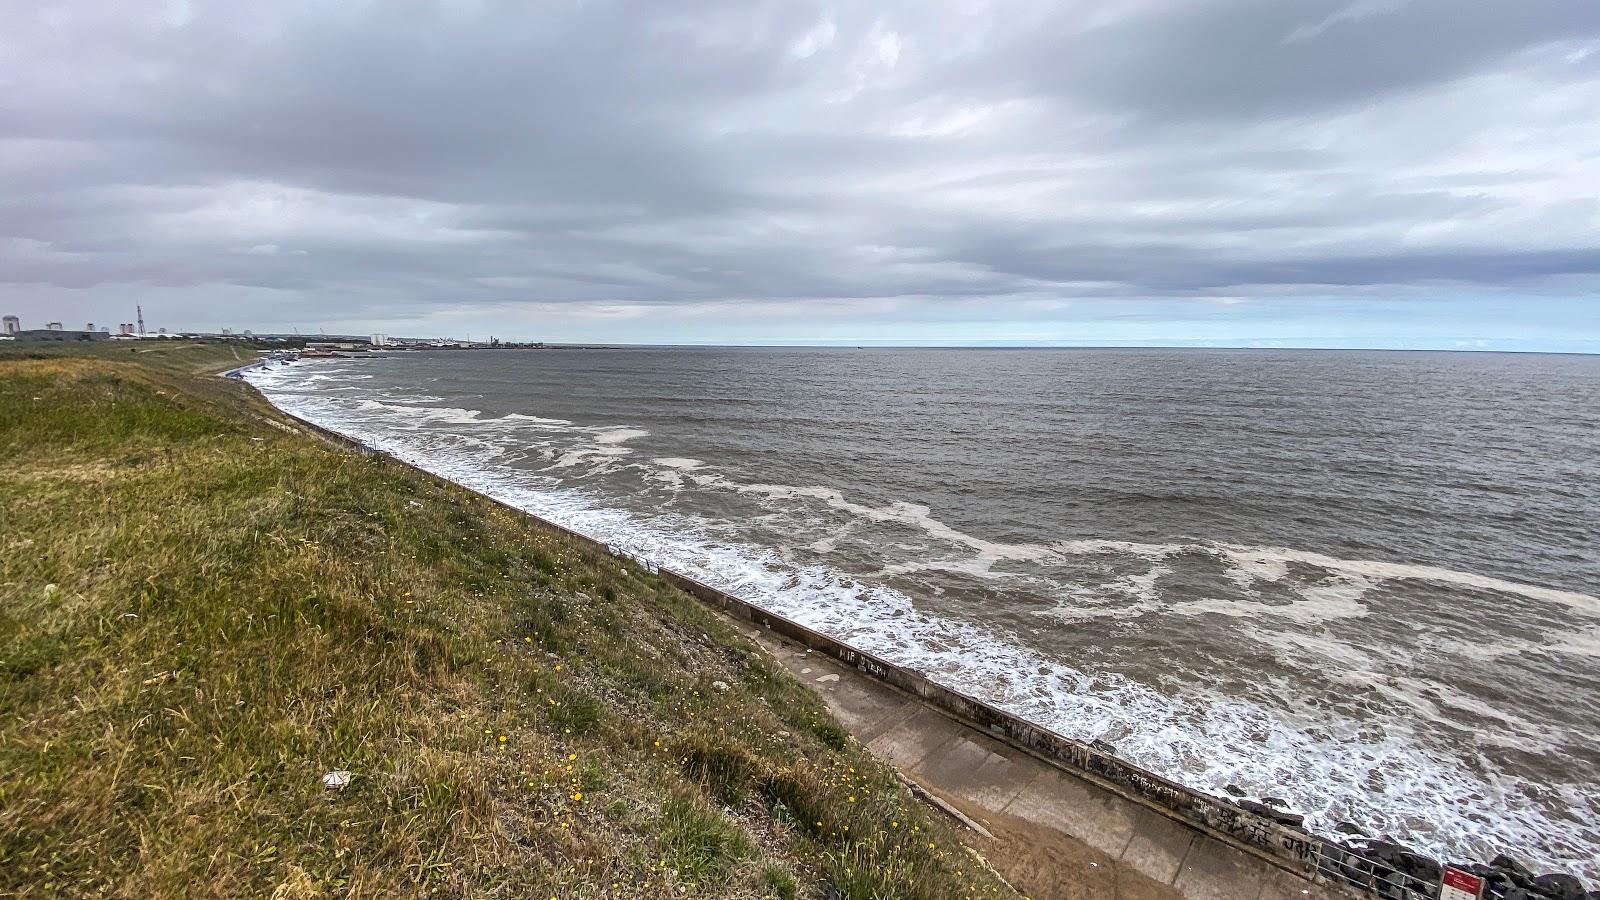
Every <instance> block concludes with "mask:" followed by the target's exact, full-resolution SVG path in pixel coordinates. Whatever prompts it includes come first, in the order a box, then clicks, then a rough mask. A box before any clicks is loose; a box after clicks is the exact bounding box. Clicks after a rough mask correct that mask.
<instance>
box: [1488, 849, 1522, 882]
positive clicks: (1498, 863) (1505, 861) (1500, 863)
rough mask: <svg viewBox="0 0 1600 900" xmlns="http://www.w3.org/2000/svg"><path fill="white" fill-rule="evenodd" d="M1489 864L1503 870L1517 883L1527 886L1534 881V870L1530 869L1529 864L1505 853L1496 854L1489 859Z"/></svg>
mask: <svg viewBox="0 0 1600 900" xmlns="http://www.w3.org/2000/svg"><path fill="white" fill-rule="evenodd" d="M1489 866H1490V868H1494V869H1499V870H1500V871H1501V872H1504V873H1505V874H1507V875H1509V876H1510V877H1511V880H1512V881H1513V882H1515V883H1516V884H1519V885H1523V886H1526V885H1529V884H1532V883H1533V872H1532V871H1530V870H1529V869H1528V867H1527V866H1525V865H1523V864H1522V863H1519V862H1517V861H1516V860H1514V859H1512V858H1511V857H1509V856H1507V855H1505V854H1504V853H1502V854H1500V855H1499V856H1496V857H1495V858H1494V859H1491V860H1489Z"/></svg>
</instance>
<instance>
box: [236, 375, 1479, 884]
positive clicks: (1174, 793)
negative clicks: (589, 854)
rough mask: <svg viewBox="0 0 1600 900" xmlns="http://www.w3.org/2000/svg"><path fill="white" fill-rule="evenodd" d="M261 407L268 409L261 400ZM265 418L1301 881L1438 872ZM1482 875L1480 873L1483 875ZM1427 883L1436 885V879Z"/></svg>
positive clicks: (1401, 851) (1402, 852) (325, 432)
mask: <svg viewBox="0 0 1600 900" xmlns="http://www.w3.org/2000/svg"><path fill="white" fill-rule="evenodd" d="M250 368H255V365H251V366H245V367H240V368H239V369H236V370H230V372H228V373H226V374H228V375H230V376H232V377H236V378H242V373H243V371H245V370H248V369H250ZM251 388H252V389H253V390H257V389H255V386H254V385H251ZM257 393H258V394H260V395H261V396H262V397H263V399H266V395H265V394H261V392H260V391H259V390H257ZM267 402H268V403H269V404H270V403H271V401H270V400H267ZM274 409H277V410H278V411H279V412H280V414H282V415H284V416H286V417H288V418H290V419H292V420H294V421H296V422H299V423H301V424H302V425H303V426H305V427H307V428H308V429H310V430H311V431H313V432H314V433H316V434H318V435H319V436H321V437H323V438H324V439H325V440H330V441H333V442H336V443H338V444H340V445H342V446H345V447H348V448H351V449H356V450H358V451H359V452H362V453H364V454H366V455H369V456H378V457H385V458H388V459H392V460H394V461H396V462H400V463H402V464H403V465H406V466H407V467H408V468H411V469H413V470H415V471H418V472H421V473H423V474H425V475H427V476H428V477H430V478H434V479H438V480H440V481H443V482H446V483H449V484H452V485H456V486H457V487H461V488H462V489H465V490H468V491H472V492H473V493H475V494H478V495H479V496H483V497H485V498H486V499H488V500H489V501H490V502H492V503H494V504H496V505H498V506H500V507H502V508H504V509H507V510H508V511H511V512H514V513H516V514H518V515H521V516H525V517H527V518H529V519H531V520H532V521H534V522H536V523H538V524H539V525H540V526H541V527H545V528H548V529H551V530H554V531H556V532H558V533H561V534H563V535H566V536H568V537H571V538H573V539H576V540H578V541H581V542H583V543H585V544H587V545H589V546H591V547H594V548H597V549H603V550H605V551H606V552H607V553H610V554H612V555H615V556H621V557H625V558H627V559H630V560H632V561H633V562H635V563H637V564H639V565H641V566H643V567H644V568H646V569H647V570H649V571H651V572H653V573H656V574H658V575H660V576H661V577H663V578H664V579H666V580H668V581H670V582H672V583H673V584H675V585H676V586H678V587H679V588H681V589H683V590H684V591H686V592H687V593H689V594H691V595H692V596H694V597H696V598H697V599H699V600H700V601H701V602H702V603H705V604H707V605H709V606H712V607H713V608H715V609H717V610H719V611H720V612H722V613H723V614H725V615H728V616H731V617H732V618H734V619H736V620H737V621H739V622H746V623H750V624H753V625H755V626H757V627H759V628H762V629H764V630H766V631H768V632H770V633H773V634H776V635H779V636H781V637H782V638H784V639H786V640H788V641H792V642H795V643H797V644H799V645H801V646H804V647H807V648H809V649H810V650H819V651H822V652H825V653H827V654H828V655H829V656H830V657H832V658H834V659H837V660H839V661H840V662H842V663H844V664H845V665H847V666H849V667H850V668H851V669H852V670H854V671H855V672H857V673H858V674H860V675H861V676H863V677H866V678H870V679H872V680H874V681H876V682H879V683H882V684H886V685H889V686H891V687H893V688H894V689H896V690H898V691H902V692H904V693H906V694H908V695H911V696H914V697H917V698H919V699H921V700H922V701H923V702H926V703H928V704H930V705H933V706H935V707H936V708H939V709H940V710H942V711H943V712H945V714H947V715H950V716H952V717H954V718H956V719H958V720H959V721H962V722H963V723H965V724H966V725H968V726H969V727H971V728H974V729H976V730H978V731H980V732H984V733H988V734H991V735H995V736H997V737H999V738H1000V739H1001V740H1003V741H1004V742H1006V743H1007V744H1010V745H1011V746H1014V747H1018V748H1020V749H1022V750H1024V751H1026V752H1028V753H1030V754H1032V755H1034V756H1036V757H1038V758H1041V759H1044V760H1046V761H1048V762H1049V763H1050V764H1051V765H1053V766H1055V767H1057V768H1059V769H1060V770H1062V771H1064V772H1067V773H1070V774H1072V775H1074V776H1076V777H1079V778H1082V779H1084V780H1086V781H1089V782H1091V783H1093V784H1096V785H1098V786H1099V787H1101V788H1103V789H1104V790H1107V791H1109V792H1111V793H1113V794H1115V795H1117V796H1119V797H1122V798H1125V799H1127V800H1130V801H1132V802H1136V803H1139V804H1141V805H1143V806H1145V807H1146V808H1149V809H1151V810H1154V811H1156V812H1158V813H1159V814H1161V815H1162V816H1165V817H1167V818H1169V819H1172V820H1175V821H1178V822H1181V823H1183V824H1185V825H1188V826H1190V827H1192V828H1195V829H1196V830H1199V831H1201V832H1202V833H1205V834H1208V835H1212V836H1214V837H1216V838H1218V839H1219V840H1222V841H1224V842H1226V843H1228V844H1229V845H1230V846H1234V847H1237V848H1239V849H1241V850H1243V851H1245V852H1248V853H1250V854H1252V855H1253V856H1255V857H1257V858H1259V859H1262V860H1263V861H1265V862H1268V863H1269V864H1271V865H1273V866H1276V867H1278V868H1280V869H1283V870H1284V871H1287V872H1291V873H1294V874H1296V875H1298V876H1300V877H1303V878H1306V879H1307V880H1308V881H1315V882H1318V883H1325V884H1343V885H1347V886H1349V885H1354V886H1362V885H1363V884H1370V883H1371V882H1372V881H1373V879H1374V873H1375V872H1376V873H1378V874H1379V877H1381V873H1382V872H1384V871H1385V870H1388V871H1395V870H1396V869H1397V867H1396V866H1395V862H1396V861H1401V862H1402V863H1403V865H1402V866H1401V867H1399V868H1398V871H1401V872H1403V873H1404V874H1405V876H1406V877H1409V878H1412V879H1413V880H1415V879H1416V876H1417V875H1418V874H1427V873H1429V872H1431V871H1433V870H1436V869H1438V868H1439V864H1438V863H1437V862H1435V861H1433V860H1432V859H1430V858H1428V857H1427V856H1426V855H1425V854H1423V853H1418V852H1414V851H1411V850H1410V849H1408V848H1405V847H1402V846H1400V845H1398V844H1393V843H1390V842H1388V841H1361V840H1357V841H1343V842H1341V841H1339V840H1337V839H1335V838H1331V837H1327V836H1324V835H1319V834H1316V833H1313V832H1310V831H1307V830H1305V829H1303V828H1301V827H1298V823H1299V818H1300V817H1298V816H1295V815H1293V814H1290V813H1287V812H1286V811H1284V810H1282V809H1280V808H1276V807H1275V806H1274V805H1273V804H1271V803H1257V802H1255V801H1251V800H1245V799H1242V798H1241V799H1230V798H1225V797H1219V796H1215V795H1212V794H1208V793H1206V792H1204V791H1201V790H1198V789H1195V788H1191V787H1188V786H1186V785H1182V784H1179V783H1177V782H1175V781H1172V780H1170V779H1168V778H1166V777H1164V776H1161V775H1159V774H1157V773H1155V772H1152V771H1149V770H1147V769H1144V768H1142V767H1139V766H1137V765H1134V764H1132V763H1129V762H1126V761H1124V760H1121V759H1120V758H1118V757H1117V756H1115V752H1114V749H1113V748H1110V747H1109V746H1108V745H1100V744H1099V742H1094V743H1092V744H1091V743H1084V742H1082V741H1077V740H1073V739H1070V738H1067V737H1065V736H1063V735H1060V734H1057V733H1055V732H1053V731H1051V730H1050V729H1048V728H1046V727H1044V726H1041V725H1037V724H1034V723H1032V722H1029V721H1026V720H1024V719H1022V718H1020V717H1019V716H1016V715H1015V714H1012V713H1009V712H1007V711H1005V710H1003V709H1001V708H999V707H997V706H995V705H993V704H990V703H987V702H984V701H981V700H977V699H975V698H973V697H970V696H968V695H966V694H964V693H962V692H961V691H958V690H955V689H952V688H949V687H946V686H943V685H939V684H936V683H934V682H933V681H931V680H930V679H928V678H926V677H925V676H922V675H921V674H919V673H917V672H915V671H913V670H911V669H909V668H906V667H903V666H899V665H896V664H893V663H890V662H888V661H886V660H884V659H882V658H880V657H877V656H875V655H873V654H871V653H868V652H865V651H862V650H860V649H858V648H855V647H852V646H850V645H848V644H846V643H845V642H843V641H839V640H836V639H834V638H831V637H828V636H826V635H824V634H822V633H820V632H817V631H815V630H813V629H811V628H808V627H806V626H804V625H801V624H799V623H798V622H795V621H793V620H790V619H788V618H785V617H783V616H781V615H779V614H776V613H773V612H771V611H769V610H767V609H765V608H763V607H761V606H759V605H757V604H755V603H752V602H750V601H746V600H743V599H741V598H739V597H737V596H734V595H732V594H730V593H728V592H726V591H722V590H720V589H717V588H714V587H711V586H709V585H707V584H705V583H703V582H700V581H698V580H696V579H694V578H692V577H689V576H687V575H684V574H681V573H678V572H674V571H672V570H670V569H663V568H662V567H660V566H659V565H658V564H657V563H655V562H654V561H652V560H650V559H647V558H642V557H639V556H635V555H633V554H631V553H627V552H625V551H623V550H621V549H620V548H618V547H616V546H614V545H612V544H609V543H607V542H605V541H602V540H599V539H597V538H594V537H592V536H590V535H587V534H584V533H582V532H578V531H574V530H572V529H570V528H567V527H565V526H562V525H560V524H557V523H555V522H552V521H550V520H548V519H545V518H543V517H541V516H539V515H537V514H535V513H532V512H529V511H527V510H524V509H521V508H519V507H516V506H514V505H512V504H510V503H507V502H505V501H502V500H499V499H497V498H495V497H493V496H491V495H489V494H486V493H483V492H482V491H478V490H475V489H473V488H471V487H468V486H466V485H460V484H457V483H456V482H454V481H451V480H450V479H448V478H445V477H444V476H441V475H438V474H435V473H433V472H429V471H428V470H427V469H424V468H422V467H420V466H417V465H414V464H412V463H409V462H406V461H405V460H403V459H400V458H398V457H395V456H394V455H393V454H390V453H388V452H386V451H382V450H379V449H377V448H375V447H372V446H369V445H367V444H365V443H362V442H361V441H359V440H357V439H355V438H352V437H350V436H349V435H345V434H342V433H340V432H337V431H334V430H332V429H329V428H327V427H325V426H322V425H319V424H317V423H315V422H311V421H309V420H307V419H304V418H302V417H301V416H299V415H296V414H294V413H290V412H288V411H286V410H283V409H281V408H279V407H277V406H276V405H274ZM1369 845H1370V846H1369ZM1482 868H1484V869H1486V870H1487V869H1488V868H1489V867H1482ZM1433 881H1434V883H1436V876H1435V877H1434V879H1433ZM1367 889H1368V890H1371V889H1372V888H1371V887H1368V888H1367Z"/></svg>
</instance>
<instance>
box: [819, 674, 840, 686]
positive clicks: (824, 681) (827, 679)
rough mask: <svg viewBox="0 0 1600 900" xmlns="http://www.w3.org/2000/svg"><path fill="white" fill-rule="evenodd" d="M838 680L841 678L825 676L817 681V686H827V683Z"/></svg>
mask: <svg viewBox="0 0 1600 900" xmlns="http://www.w3.org/2000/svg"><path fill="white" fill-rule="evenodd" d="M838 680H839V676H837V675H823V676H821V677H820V678H818V679H817V684H827V683H829V682H831V681H838Z"/></svg>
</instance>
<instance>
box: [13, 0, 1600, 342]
mask: <svg viewBox="0 0 1600 900" xmlns="http://www.w3.org/2000/svg"><path fill="white" fill-rule="evenodd" d="M0 21H3V22H5V27H4V28H3V29H0V312H4V313H13V314H17V315H19V316H21V317H22V319H23V324H24V326H25V327H40V326H42V325H43V324H44V322H46V321H50V320H59V321H63V322H65V323H67V325H68V326H69V327H81V325H82V323H84V322H89V321H93V322H96V323H119V322H124V321H132V318H133V308H134V305H135V304H141V305H142V306H143V307H144V314H145V319H146V322H147V324H148V325H149V327H150V328H151V329H154V328H156V327H158V326H162V327H168V328H170V329H173V330H178V329H193V330H219V329H221V328H223V327H232V328H235V329H244V328H252V329H254V330H256V331H284V332H288V331H291V330H295V329H298V330H299V331H301V332H304V333H314V332H315V331H317V330H318V329H321V330H325V331H327V332H328V333H371V332H382V333H387V334H392V335H411V336H454V337H465V336H469V335H470V336H472V337H475V338H484V337H487V336H488V335H490V334H494V335H497V336H499V337H501V338H504V339H509V340H548V341H580V342H581V341H594V342H618V343H863V344H864V343H932V344H942V343H953V344H960V343H995V344H1008V343H1018V344H1076V343H1111V344H1129V343H1131V344H1215V345H1240V346H1258V345H1259V346H1327V347H1341V346H1349V347H1426V348H1438V349H1456V348H1461V349H1484V348H1488V349H1526V350H1575V351H1594V352H1600V299H1597V288H1600V3H1597V2H1595V0H1520V2H1510V0H1483V2H1464V0H1328V2H1310V0H1118V2H1116V3H1105V2H1098V0H1097V2H1088V0H1084V2H1073V0H1057V2H1033V0H1014V2H986V0H907V2H897V0H883V2H877V3H870V4H868V3H843V4H831V3H824V2H810V0H793V2H766V0H726V2H724V0H695V2H687V0H638V2H621V0H618V2H590V0H507V2H496V0H440V2H425V0H407V2H377V0H350V2H339V3H333V2H301V0H273V2H270V3H254V4H244V3H237V2H231V0H230V2H216V3H203V2H198V0H160V2H156V0H74V2H69V3H54V2H48V0H0Z"/></svg>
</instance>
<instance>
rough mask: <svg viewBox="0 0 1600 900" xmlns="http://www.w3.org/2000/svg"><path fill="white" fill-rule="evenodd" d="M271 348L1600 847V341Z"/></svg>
mask: <svg viewBox="0 0 1600 900" xmlns="http://www.w3.org/2000/svg"><path fill="white" fill-rule="evenodd" d="M251 380H252V381H253V383H255V384H256V385H257V386H258V387H260V388H261V389H262V390H263V391H264V392H265V393H266V394H267V396H268V397H269V398H271V399H272V400H273V402H275V403H277V404H278V405H280V406H281V407H283V408H285V409H287V410H290V411H292V412H295V413H297V414H300V415H303V416H305V417H307V418H310V419H312V420H314V421H317V422H319V423H322V424H324V425H327V426H329V427H331V428H334V429H337V430H339V431H342V432H345V433H347V434H350V435H352V436H355V437H357V438H360V439H362V440H364V441H367V442H369V443H372V444H375V445H377V446H379V447H381V448H383V449H385V450H388V451H391V452H393V453H395V454H396V455H398V456H400V457H402V458H404V459H407V460H409V461H411V462H414V463H416V464H418V465H420V466H422V467H424V468H427V469H430V470H432V471H434V472H437V473H439V474H441V475H444V476H446V477H449V478H451V479H453V480H456V481H458V482H461V483H463V484H466V485H468V486H470V487H474V488H476V489H479V490H483V491H485V492H487V493H490V494H492V495H494V496H497V497H499V498H501V499H504V500H507V501H509V502H512V503H514V504H516V505H518V506H521V507H523V508H525V509H527V510H529V511H531V512H534V513H537V514H539V515H541V516H544V517H546V518H549V519H552V520H555V521H557V522H560V523H561V524H564V525H567V526H569V527H573V528H576V529H578V530H580V531H583V532H586V533H588V534H591V535H593V536H595V537H598V538H601V539H603V540H605V541H607V542H610V543H612V544H616V545H619V546H621V547H623V548H626V549H628V550H631V551H633V552H635V553H639V554H642V555H644V556H647V557H649V558H651V559H654V560H656V561H657V562H659V563H661V564H663V565H666V566H669V567H672V568H676V569H679V570H680V571H684V572H686V573H688V574H691V575H694V576H695V577H698V578H700V579H701V580H704V581H706V582H708V583H712V584H715V585H717V586H719V587H723V588H725V589H727V590H730V591H732V592H733V593H736V594H739V595H740V596H743V597H745V598H747V599H749V600H752V601H755V602H758V603H761V604H763V605H765V606H768V607H770V608H772V609H774V610H775V611H777V612H780V613H783V614H785V615H788V616H790V617H792V618H796V619H799V620H801V621H803V622H805V623H807V624H809V625H811V626H812V627H815V628H818V629H820V630H823V631H827V632H830V633H832V634H835V635H837V636H839V637H842V638H844V639H846V640H849V641H852V642H854V643H857V644H858V645H861V646H863V647H865V648H867V649H870V650H873V651H875V652H877V653H880V654H883V655H885V656H888V657H890V658H892V659H895V660H896V661H899V662H902V663H905V664H909V665H912V666H914V667H916V668H919V669H921V670H923V671H925V672H927V673H929V674H931V675H932V676H934V677H935V678H937V679H938V680H940V681H943V682H945V683H948V684H950V685H953V686H955V687H958V688H960V689H961V690H963V691H966V692H968V693H971V694H974V695H977V696H981V697H984V698H986V699H989V700H992V701H994V702H997V703H999V704H1001V705H1004V706H1006V707H1008V708H1010V709H1012V710H1014V711H1015V712H1017V713H1019V714H1021V715H1024V716H1026V717H1028V718H1030V719H1033V720H1034V721H1037V722H1039V723H1041V724H1044V725H1046V726H1049V727H1051V728H1054V729H1056V730H1057V731H1060V732H1062V733H1064V734H1067V735H1071V736H1074V737H1079V738H1083V739H1101V740H1106V741H1109V742H1110V743H1112V744H1114V745H1115V746H1116V747H1117V748H1118V750H1119V751H1120V752H1121V753H1122V754H1123V755H1124V756H1127V757H1129V758H1131V759H1133V760H1135V761H1137V762H1140V763H1142V764H1143V765H1145V766H1148V767H1149V768H1152V769H1154V770H1157V771H1160V772H1163V773H1165V774H1167V775H1169V776H1171V777H1173V778H1176V779H1178V780H1181V781H1184V782H1187V783H1189V784H1191V785H1193V786H1195V787H1199V788H1201V789H1205V790H1209V791H1212V792H1220V791H1221V789H1222V788H1223V787H1224V786H1225V785H1229V784H1234V785H1238V786H1240V787H1242V788H1244V789H1245V790H1246V791H1248V792H1251V793H1252V794H1253V795H1255V796H1261V795H1274V796H1279V797H1285V798H1287V799H1288V800H1289V801H1290V802H1291V805H1292V806H1293V807H1294V808H1295V809H1297V810H1298V811H1302V812H1306V813H1308V814H1309V824H1311V825H1313V826H1315V827H1319V828H1322V829H1327V828H1331V827H1332V825H1333V824H1334V823H1336V822H1339V821H1350V822H1354V823H1355V824H1357V825H1359V826H1360V827H1362V828H1363V829H1365V830H1366V831H1367V832H1368V833H1370V834H1373V835H1375V836H1376V835H1383V834H1390V835H1393V836H1395V837H1397V838H1400V839H1402V840H1405V841H1408V842H1412V843H1414V844H1416V845H1418V846H1421V847H1423V848H1426V849H1429V850H1431V851H1433V852H1435V853H1439V854H1442V855H1450V856H1453V857H1456V858H1487V857H1488V856H1490V855H1493V854H1494V853H1496V852H1499V851H1501V850H1513V851H1517V852H1520V853H1521V854H1522V855H1524V856H1525V857H1527V858H1528V859H1530V860H1531V861H1533V862H1534V863H1535V864H1536V865H1539V866H1543V867H1546V868H1559V869H1563V870H1566V871H1570V872H1575V873H1578V874H1585V875H1587V876H1589V877H1590V878H1595V877H1600V863H1597V862H1596V860H1597V858H1600V599H1597V597H1596V594H1597V593H1600V540H1597V538H1600V530H1597V529H1600V525H1597V522H1600V357H1585V356H1555V355H1549V356H1539V355H1506V354H1446V353H1361V352H1340V353H1335V352H1307V351H1210V350H886V349H870V350H856V349H800V350H787V349H625V350H544V351H499V352H459V351H457V352H448V351H446V352H430V353H404V354H393V355H389V356H383V357H374V358H368V359H358V360H350V359H339V360H328V361H317V362H303V363H299V364H296V365H293V366H288V367H283V368H279V369H273V370H268V371H265V372H257V373H254V374H253V375H252V376H251Z"/></svg>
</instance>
